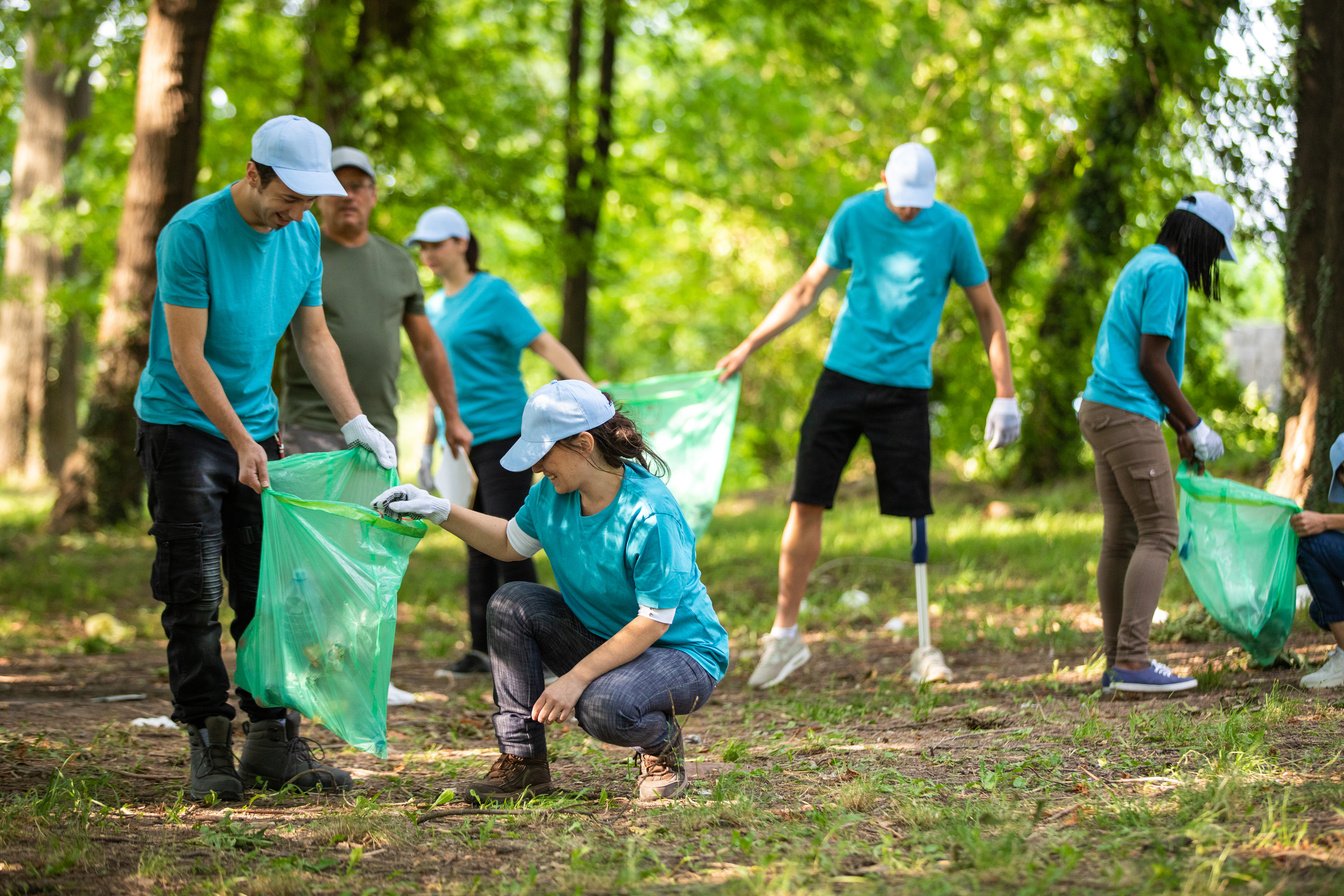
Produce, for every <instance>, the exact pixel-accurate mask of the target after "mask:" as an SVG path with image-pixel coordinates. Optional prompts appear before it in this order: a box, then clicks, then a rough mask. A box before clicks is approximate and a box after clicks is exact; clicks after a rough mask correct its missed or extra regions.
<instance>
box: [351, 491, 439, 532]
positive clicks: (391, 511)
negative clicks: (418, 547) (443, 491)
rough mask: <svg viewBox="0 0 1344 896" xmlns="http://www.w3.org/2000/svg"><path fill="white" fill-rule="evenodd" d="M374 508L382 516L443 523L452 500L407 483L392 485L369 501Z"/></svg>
mask: <svg viewBox="0 0 1344 896" xmlns="http://www.w3.org/2000/svg"><path fill="white" fill-rule="evenodd" d="M371 506H372V507H373V509H374V510H376V511H378V512H379V513H381V514H382V515H383V516H401V517H410V518H411V519H417V520H419V519H425V520H429V521H430V522H431V523H434V524H435V525H439V526H441V525H443V521H444V520H446V519H448V514H450V513H452V511H453V502H451V501H445V500H444V499H443V498H436V497H434V496H433V495H431V494H430V493H429V492H427V491H425V490H424V489H422V488H416V487H415V486H413V485H410V484H408V483H402V484H401V485H394V486H392V487H391V488H390V489H388V490H387V491H385V492H383V493H382V494H381V495H379V496H378V497H376V498H374V499H373V501H372V502H371Z"/></svg>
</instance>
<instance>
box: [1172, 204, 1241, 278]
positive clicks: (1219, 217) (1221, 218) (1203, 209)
mask: <svg viewBox="0 0 1344 896" xmlns="http://www.w3.org/2000/svg"><path fill="white" fill-rule="evenodd" d="M1176 207H1177V208H1178V209H1180V210H1181V211H1186V212H1189V213H1190V214H1192V215H1196V216H1198V217H1199V218H1201V219H1202V220H1203V221H1204V222H1205V223H1206V224H1208V225H1209V226H1210V227H1212V228H1213V229H1214V230H1216V231H1218V232H1219V233H1221V234H1222V235H1223V252H1222V254H1221V255H1219V256H1218V257H1219V258H1221V259H1222V260H1223V261H1236V260H1237V254H1236V253H1235V252H1233V251H1232V228H1233V227H1235V226H1236V223H1237V215H1236V213H1235V212H1233V211H1232V206H1230V205H1228V204H1227V200H1225V199H1223V198H1222V197H1221V196H1218V195H1217V194H1215V193H1210V192H1208V191H1207V190H1199V191H1197V192H1194V193H1191V194H1190V195H1189V196H1186V197H1184V198H1183V199H1181V201H1180V202H1178V203H1176Z"/></svg>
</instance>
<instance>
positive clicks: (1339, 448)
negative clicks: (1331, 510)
mask: <svg viewBox="0 0 1344 896" xmlns="http://www.w3.org/2000/svg"><path fill="white" fill-rule="evenodd" d="M1340 464H1344V433H1340V435H1339V438H1337V439H1335V444H1333V445H1331V446H1330V501H1331V503H1333V504H1344V485H1340V483H1339V465H1340Z"/></svg>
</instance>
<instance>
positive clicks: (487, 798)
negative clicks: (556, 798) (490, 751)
mask: <svg viewBox="0 0 1344 896" xmlns="http://www.w3.org/2000/svg"><path fill="white" fill-rule="evenodd" d="M550 792H551V766H550V763H548V762H547V761H546V757H545V756H514V755H513V754H511V753H500V754H499V758H498V759H496V760H495V764H494V765H492V766H490V771H488V772H486V773H485V777H484V778H483V779H482V780H480V781H473V782H472V783H470V784H468V785H467V793H468V794H469V795H470V797H471V799H473V800H475V801H476V802H478V803H484V802H493V801H497V800H507V799H512V798H513V797H516V796H520V795H523V794H530V793H550Z"/></svg>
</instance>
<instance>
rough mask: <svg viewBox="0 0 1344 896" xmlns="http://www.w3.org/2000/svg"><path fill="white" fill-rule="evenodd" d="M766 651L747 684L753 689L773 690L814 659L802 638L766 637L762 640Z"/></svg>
mask: <svg viewBox="0 0 1344 896" xmlns="http://www.w3.org/2000/svg"><path fill="white" fill-rule="evenodd" d="M761 643H762V644H764V645H765V649H764V650H763V651H762V652H761V661H760V663H758V664H757V666H756V671H755V672H753V673H751V678H748V679H747V684H748V685H749V686H750V687H753V688H762V689H764V688H772V687H774V686H775V685H777V684H779V683H780V682H781V681H783V680H784V679H786V678H788V677H789V675H790V674H791V673H792V672H793V671H794V670H795V669H797V668H798V667H799V666H801V665H802V664H803V663H805V662H807V661H808V660H810V659H812V651H810V650H808V649H807V645H806V644H804V643H803V639H802V637H801V636H798V635H795V636H794V637H792V638H777V637H775V636H774V635H766V636H765V637H764V638H762V639H761Z"/></svg>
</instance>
